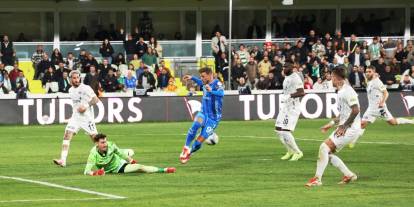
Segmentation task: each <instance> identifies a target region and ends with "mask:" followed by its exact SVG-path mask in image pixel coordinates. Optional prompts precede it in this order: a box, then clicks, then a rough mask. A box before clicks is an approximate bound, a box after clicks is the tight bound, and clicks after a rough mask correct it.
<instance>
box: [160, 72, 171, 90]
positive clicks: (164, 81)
mask: <svg viewBox="0 0 414 207" xmlns="http://www.w3.org/2000/svg"><path fill="white" fill-rule="evenodd" d="M170 78H171V74H170V71H168V70H166V69H165V68H162V69H161V74H160V75H159V76H158V86H157V88H159V89H161V90H164V89H165V88H166V87H167V86H168V84H169V80H170Z"/></svg>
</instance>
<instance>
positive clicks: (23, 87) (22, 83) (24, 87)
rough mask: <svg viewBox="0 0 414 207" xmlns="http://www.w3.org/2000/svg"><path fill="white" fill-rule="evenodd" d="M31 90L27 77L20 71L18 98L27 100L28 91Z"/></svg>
mask: <svg viewBox="0 0 414 207" xmlns="http://www.w3.org/2000/svg"><path fill="white" fill-rule="evenodd" d="M28 90H29V85H28V81H27V79H26V77H24V74H23V71H19V76H18V77H17V78H16V89H15V93H16V97H17V98H27V91H28Z"/></svg>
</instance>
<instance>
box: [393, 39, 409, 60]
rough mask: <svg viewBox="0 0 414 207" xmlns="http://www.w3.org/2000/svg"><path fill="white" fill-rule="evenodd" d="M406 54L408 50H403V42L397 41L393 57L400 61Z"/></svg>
mask: <svg viewBox="0 0 414 207" xmlns="http://www.w3.org/2000/svg"><path fill="white" fill-rule="evenodd" d="M407 55H408V52H407V51H406V50H404V47H403V44H402V43H399V44H398V45H397V48H396V49H395V51H394V57H395V58H396V59H397V61H398V62H400V63H401V62H402V61H403V59H406V58H407Z"/></svg>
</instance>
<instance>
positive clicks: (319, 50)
mask: <svg viewBox="0 0 414 207" xmlns="http://www.w3.org/2000/svg"><path fill="white" fill-rule="evenodd" d="M312 52H314V53H315V54H316V56H318V57H319V58H322V57H323V56H325V53H326V51H325V46H324V45H323V44H322V42H321V40H320V39H317V40H316V43H315V44H314V45H312Z"/></svg>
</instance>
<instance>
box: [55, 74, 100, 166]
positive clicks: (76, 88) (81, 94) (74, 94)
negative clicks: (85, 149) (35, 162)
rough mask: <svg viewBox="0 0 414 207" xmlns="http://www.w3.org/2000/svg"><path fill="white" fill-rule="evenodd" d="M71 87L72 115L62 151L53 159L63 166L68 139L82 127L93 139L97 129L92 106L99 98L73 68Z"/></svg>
mask: <svg viewBox="0 0 414 207" xmlns="http://www.w3.org/2000/svg"><path fill="white" fill-rule="evenodd" d="M69 77H70V80H71V85H72V87H71V88H70V89H69V96H70V98H71V99H72V102H73V103H72V117H71V118H70V120H69V122H68V124H67V126H66V129H65V134H64V136H63V143H62V152H61V156H60V159H54V160H53V162H54V163H55V164H56V165H59V166H62V167H65V166H66V158H67V156H68V152H69V145H70V140H71V139H72V137H73V135H74V134H77V133H78V132H79V129H81V128H82V129H83V130H84V131H85V132H86V133H87V134H88V135H89V136H90V137H91V140H92V141H93V138H94V136H95V135H96V134H98V131H97V130H96V126H95V122H94V112H93V106H94V105H96V104H97V103H98V102H99V101H100V100H99V98H98V97H97V96H96V95H95V93H94V91H93V90H92V88H91V87H90V86H88V85H84V84H83V83H81V82H80V72H79V71H77V70H74V71H72V72H70V74H69Z"/></svg>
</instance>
